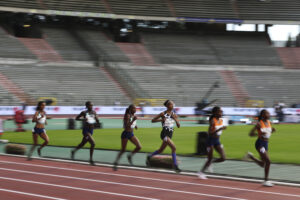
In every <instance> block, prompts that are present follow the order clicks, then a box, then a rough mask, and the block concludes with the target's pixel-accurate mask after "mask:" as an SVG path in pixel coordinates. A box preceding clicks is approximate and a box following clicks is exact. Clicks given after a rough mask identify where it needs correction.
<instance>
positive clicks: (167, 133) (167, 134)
mask: <svg viewBox="0 0 300 200" xmlns="http://www.w3.org/2000/svg"><path fill="white" fill-rule="evenodd" d="M173 131H174V130H173V129H171V128H168V127H163V129H162V131H161V133H160V138H161V139H162V140H164V139H165V138H166V137H169V138H170V139H171V138H172V136H173Z"/></svg>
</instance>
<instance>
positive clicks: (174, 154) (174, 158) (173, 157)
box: [172, 152, 177, 165]
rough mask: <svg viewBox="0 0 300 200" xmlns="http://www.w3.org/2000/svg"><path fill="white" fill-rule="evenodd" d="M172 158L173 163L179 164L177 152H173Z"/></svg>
mask: <svg viewBox="0 0 300 200" xmlns="http://www.w3.org/2000/svg"><path fill="white" fill-rule="evenodd" d="M172 160H173V164H174V165H177V159H176V153H175V152H174V153H172Z"/></svg>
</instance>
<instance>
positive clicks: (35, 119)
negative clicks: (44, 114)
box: [32, 111, 39, 122]
mask: <svg viewBox="0 0 300 200" xmlns="http://www.w3.org/2000/svg"><path fill="white" fill-rule="evenodd" d="M38 114H39V112H37V111H36V112H35V113H34V115H33V117H32V122H37V120H38V118H37V116H38Z"/></svg>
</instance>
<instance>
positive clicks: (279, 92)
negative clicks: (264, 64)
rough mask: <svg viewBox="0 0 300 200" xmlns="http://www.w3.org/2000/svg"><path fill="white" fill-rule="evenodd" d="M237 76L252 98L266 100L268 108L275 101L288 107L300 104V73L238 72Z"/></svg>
mask: <svg viewBox="0 0 300 200" xmlns="http://www.w3.org/2000/svg"><path fill="white" fill-rule="evenodd" d="M235 75H236V76H237V77H238V79H239V80H240V81H241V82H242V84H243V86H244V88H246V89H247V91H248V93H249V95H250V97H251V98H252V99H256V100H264V101H265V105H266V106H272V105H273V104H274V102H275V101H280V102H285V103H286V104H287V105H291V104H292V103H295V102H300V81H299V77H300V71H299V72H298V71H278V72H274V71H264V72H263V71H239V72H237V71H236V72H235Z"/></svg>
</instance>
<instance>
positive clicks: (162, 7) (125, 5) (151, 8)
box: [107, 0, 171, 17]
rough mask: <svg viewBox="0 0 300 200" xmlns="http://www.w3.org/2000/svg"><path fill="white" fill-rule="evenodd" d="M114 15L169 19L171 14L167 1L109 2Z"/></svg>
mask: <svg viewBox="0 0 300 200" xmlns="http://www.w3.org/2000/svg"><path fill="white" fill-rule="evenodd" d="M107 2H108V3H109V5H110V7H111V9H112V11H113V13H115V14H126V15H141V16H162V17H169V16H171V13H170V11H169V8H168V4H167V3H166V1H161V0H143V1H139V0H122V1H120V0H107Z"/></svg>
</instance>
